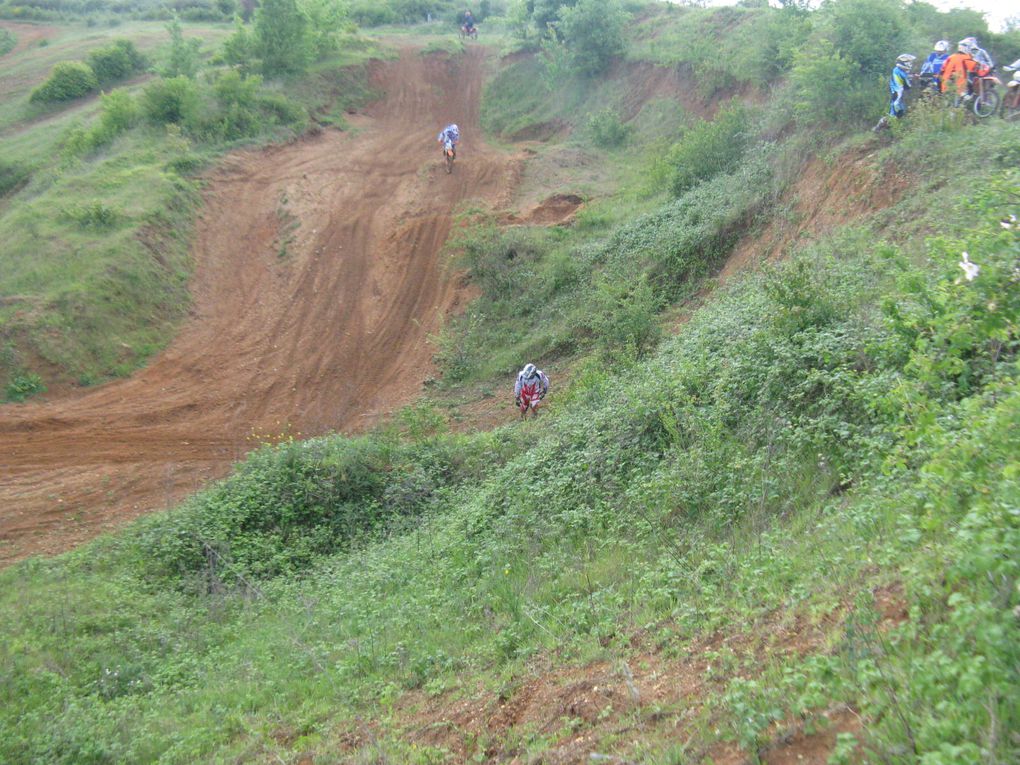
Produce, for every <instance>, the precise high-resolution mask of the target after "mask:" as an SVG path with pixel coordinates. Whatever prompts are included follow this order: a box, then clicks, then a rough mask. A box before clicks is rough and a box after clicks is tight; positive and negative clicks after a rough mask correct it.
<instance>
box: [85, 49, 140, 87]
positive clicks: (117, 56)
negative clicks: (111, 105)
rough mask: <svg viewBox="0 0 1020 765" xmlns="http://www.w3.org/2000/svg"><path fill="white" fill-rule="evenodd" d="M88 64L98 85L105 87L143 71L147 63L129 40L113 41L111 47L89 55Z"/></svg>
mask: <svg viewBox="0 0 1020 765" xmlns="http://www.w3.org/2000/svg"><path fill="white" fill-rule="evenodd" d="M88 63H89V66H91V67H92V71H93V72H95V74H96V79H98V80H99V84H100V85H106V84H108V83H111V82H117V81H118V80H123V79H124V78H125V77H129V76H130V75H132V74H134V73H135V72H138V71H140V70H142V69H144V68H145V66H146V63H147V62H146V60H145V57H144V56H142V54H141V53H139V52H138V49H137V48H135V46H134V43H132V42H131V41H130V40H115V41H114V42H113V44H112V45H109V46H107V47H105V48H99V49H98V50H94V51H92V52H91V53H89V60H88Z"/></svg>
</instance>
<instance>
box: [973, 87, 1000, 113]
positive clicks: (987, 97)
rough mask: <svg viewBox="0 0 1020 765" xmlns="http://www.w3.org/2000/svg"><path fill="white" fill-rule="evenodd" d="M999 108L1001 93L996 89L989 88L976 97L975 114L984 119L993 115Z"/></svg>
mask: <svg viewBox="0 0 1020 765" xmlns="http://www.w3.org/2000/svg"><path fill="white" fill-rule="evenodd" d="M998 108H999V94H998V93H996V92H995V91H994V90H989V91H988V92H987V93H982V94H981V95H980V96H975V97H974V114H976V115H977V116H978V117H980V118H982V119H984V118H985V117H991V116H992V115H993V114H995V110H996V109H998Z"/></svg>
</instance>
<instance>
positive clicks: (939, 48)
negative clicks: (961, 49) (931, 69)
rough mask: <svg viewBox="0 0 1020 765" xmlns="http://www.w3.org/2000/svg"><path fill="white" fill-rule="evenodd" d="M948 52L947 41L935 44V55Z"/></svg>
mask: <svg viewBox="0 0 1020 765" xmlns="http://www.w3.org/2000/svg"><path fill="white" fill-rule="evenodd" d="M948 51H949V40H939V41H938V42H937V43H935V52H936V53H947V52H948Z"/></svg>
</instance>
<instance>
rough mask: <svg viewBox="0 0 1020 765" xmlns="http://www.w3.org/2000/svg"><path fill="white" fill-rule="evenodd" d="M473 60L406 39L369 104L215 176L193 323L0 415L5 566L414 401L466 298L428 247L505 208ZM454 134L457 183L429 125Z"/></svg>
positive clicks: (507, 189) (479, 65)
mask: <svg viewBox="0 0 1020 765" xmlns="http://www.w3.org/2000/svg"><path fill="white" fill-rule="evenodd" d="M483 66H484V54H483V53H482V51H481V50H480V49H478V48H474V49H472V50H469V51H468V52H467V53H466V54H465V55H463V56H460V57H455V58H450V59H448V58H446V57H442V56H429V57H425V56H422V55H421V54H419V53H417V52H415V51H410V50H405V51H403V52H402V53H401V55H400V58H399V60H397V61H392V62H387V63H383V64H379V66H378V68H377V70H376V72H375V74H374V78H375V85H376V87H378V88H379V89H380V90H381V91H383V92H384V93H385V97H384V98H383V100H382V101H381V102H379V103H378V104H376V105H374V106H372V107H370V108H368V109H366V110H365V112H364V113H363V114H361V115H358V116H356V117H354V118H352V122H353V123H354V126H355V128H356V129H355V130H354V131H351V132H349V133H339V132H336V131H327V132H324V133H322V134H320V135H318V136H313V137H308V138H304V139H302V140H300V141H297V142H295V143H293V144H291V145H287V146H282V147H276V148H273V149H270V150H267V151H252V152H248V153H241V154H237V155H233V156H232V157H231V158H230V159H229V160H228V161H227V162H226V164H224V165H223V166H221V167H220V168H219V169H218V170H217V171H216V172H215V173H213V174H212V175H211V176H210V178H209V182H208V185H207V191H206V194H205V208H204V211H203V214H202V216H201V219H200V221H199V223H198V226H197V231H196V239H195V243H194V246H193V252H194V258H195V266H196V273H195V277H194V280H193V284H192V292H193V300H194V304H193V310H192V315H191V318H190V319H189V320H188V322H186V324H185V325H184V326H183V327H182V328H181V331H180V333H179V335H178V337H177V339H176V340H175V341H174V342H173V343H172V345H171V346H170V347H169V348H168V349H167V350H166V351H165V352H163V353H162V354H161V355H159V356H158V357H157V358H155V359H154V360H153V361H152V363H151V364H150V365H149V366H148V367H147V368H145V369H143V370H141V371H140V372H138V373H137V374H136V375H134V376H133V377H132V378H130V379H127V380H123V381H119V382H115V383H111V384H109V385H106V386H103V387H101V388H98V389H95V390H92V391H89V392H86V393H83V394H77V395H74V396H71V397H68V398H64V399H61V400H53V401H48V402H43V403H38V404H32V405H27V406H5V407H2V408H0V563H10V562H12V561H15V560H18V559H21V558H24V557H26V556H28V555H31V554H36V553H52V552H58V551H62V550H66V549H68V548H70V547H72V546H74V545H75V544H78V543H80V542H82V541H84V540H87V539H89V538H91V537H94V536H96V535H97V534H99V533H101V532H102V531H104V530H107V529H110V528H113V527H116V526H118V525H121V524H123V523H124V522H125V521H127V520H129V519H131V518H134V517H137V516H138V515H141V514H142V513H145V512H148V511H152V510H157V509H163V508H165V507H168V506H170V505H171V504H173V503H175V502H176V501H178V500H179V499H180V498H181V497H183V496H185V495H186V494H188V493H190V492H192V491H194V490H195V489H196V488H198V487H199V486H200V485H201V484H202V483H204V482H205V481H207V480H209V479H211V478H216V477H220V476H223V475H225V474H226V473H227V472H228V471H229V468H230V465H231V463H232V462H233V461H235V460H236V459H238V458H239V457H241V456H242V455H243V454H244V453H245V452H247V451H248V450H250V449H251V448H253V447H254V446H256V445H257V441H258V439H257V438H256V439H253V438H252V432H253V430H254V431H256V432H258V433H260V434H273V435H277V434H280V433H285V432H286V433H291V434H294V435H296V434H297V433H301V434H303V435H312V434H317V433H324V432H327V431H332V430H337V431H348V432H349V431H357V430H361V429H363V428H364V427H365V426H366V425H369V424H371V423H372V422H374V421H376V420H377V419H378V418H379V417H380V416H381V415H383V414H385V413H387V412H390V411H392V410H394V409H395V408H398V407H399V406H401V405H403V404H406V403H408V402H410V401H412V400H413V399H414V398H415V397H416V396H417V395H418V393H419V392H420V391H421V387H422V382H423V381H424V380H425V379H426V378H427V377H429V376H430V374H431V373H432V355H433V353H434V348H433V347H432V346H430V344H429V342H428V336H429V335H430V334H432V333H434V332H435V331H436V330H437V329H438V328H439V326H440V325H441V324H442V321H443V319H444V317H445V316H446V315H448V314H449V313H450V312H452V311H454V310H456V308H457V306H458V304H460V303H462V302H463V300H464V299H465V298H466V296H465V295H464V294H463V288H462V287H458V286H457V283H456V279H455V278H453V276H452V275H451V274H449V273H446V272H445V268H444V263H443V260H442V258H441V256H440V249H441V248H442V246H443V244H444V242H445V241H446V239H447V237H448V235H449V233H450V228H451V226H452V213H453V212H454V210H455V209H456V208H457V206H458V205H459V204H460V203H461V202H463V201H465V200H468V199H478V200H481V201H483V202H485V203H488V204H493V205H505V204H506V203H507V202H508V201H509V196H510V195H511V194H512V192H513V189H514V186H515V184H516V178H517V176H518V175H519V173H518V172H517V168H516V166H517V164H518V163H519V160H517V159H515V158H513V157H510V156H507V155H505V154H501V153H499V152H496V151H492V150H489V149H487V148H486V147H485V146H484V144H482V143H481V142H480V139H479V137H478V136H479V134H480V129H479V127H478V103H479V99H480V97H481V88H482V74H483V72H482V69H483ZM450 121H456V122H458V123H459V124H460V126H461V129H462V134H463V141H462V143H461V151H460V156H459V157H458V160H457V164H456V167H455V168H454V172H453V174H452V175H447V174H446V172H445V169H444V168H443V167H442V166H441V161H442V157H441V153H440V150H439V146H438V144H437V143H436V134H437V133H438V132H439V130H440V128H442V126H443V125H444V124H446V123H448V122H450Z"/></svg>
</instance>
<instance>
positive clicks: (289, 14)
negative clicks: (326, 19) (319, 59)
mask: <svg viewBox="0 0 1020 765" xmlns="http://www.w3.org/2000/svg"><path fill="white" fill-rule="evenodd" d="M255 51H256V55H257V56H258V58H259V59H261V61H262V71H263V73H264V74H267V75H276V74H291V73H296V72H303V71H304V70H305V68H306V67H307V66H308V61H309V59H310V53H311V40H310V37H309V30H308V17H307V16H306V15H305V14H304V12H303V11H302V10H301V8H299V7H298V4H297V2H296V0H263V2H262V4H261V5H260V6H259V8H258V10H257V11H256V12H255Z"/></svg>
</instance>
